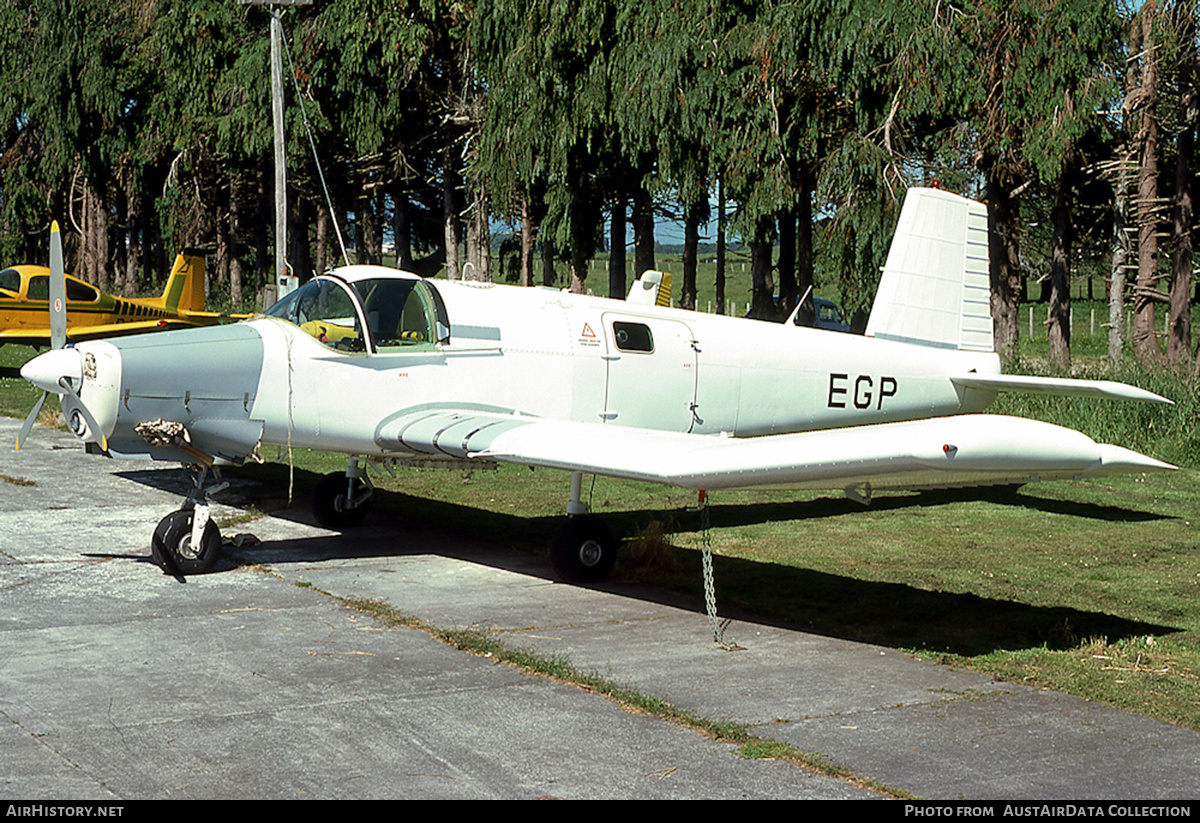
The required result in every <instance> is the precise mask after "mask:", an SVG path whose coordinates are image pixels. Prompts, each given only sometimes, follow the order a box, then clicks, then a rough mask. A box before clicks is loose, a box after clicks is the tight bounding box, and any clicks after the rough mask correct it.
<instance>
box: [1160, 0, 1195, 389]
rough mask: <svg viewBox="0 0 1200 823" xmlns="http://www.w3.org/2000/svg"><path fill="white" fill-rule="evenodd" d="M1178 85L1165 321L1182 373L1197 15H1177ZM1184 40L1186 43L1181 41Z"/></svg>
mask: <svg viewBox="0 0 1200 823" xmlns="http://www.w3.org/2000/svg"><path fill="white" fill-rule="evenodd" d="M1179 19H1180V21H1181V26H1180V37H1179V42H1180V44H1181V45H1180V55H1179V66H1178V69H1177V73H1178V85H1179V88H1180V89H1181V90H1182V91H1181V95H1182V100H1181V101H1180V102H1181V103H1182V106H1181V107H1180V113H1179V116H1180V124H1179V125H1180V129H1179V136H1178V138H1177V139H1176V161H1175V202H1174V208H1173V209H1172V218H1173V219H1172V225H1171V287H1170V309H1169V317H1168V321H1167V365H1168V366H1170V367H1171V368H1172V369H1173V370H1175V371H1177V372H1180V373H1183V372H1184V371H1185V370H1186V369H1187V365H1188V359H1189V358H1190V357H1191V353H1192V312H1191V303H1190V301H1191V296H1192V295H1191V291H1192V289H1191V286H1192V157H1193V153H1194V152H1195V145H1196V141H1195V129H1196V120H1197V98H1196V87H1195V82H1196V46H1195V43H1196V18H1195V17H1194V16H1193V14H1192V13H1190V12H1188V11H1186V10H1185V11H1184V13H1183V14H1181V15H1180V18H1179ZM1183 44H1186V45H1183Z"/></svg>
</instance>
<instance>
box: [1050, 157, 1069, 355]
mask: <svg viewBox="0 0 1200 823" xmlns="http://www.w3.org/2000/svg"><path fill="white" fill-rule="evenodd" d="M1069 175H1070V170H1069V165H1068V166H1067V167H1065V168H1064V169H1063V171H1062V172H1061V173H1060V174H1059V176H1058V185H1057V191H1056V192H1055V196H1054V250H1053V254H1052V259H1051V264H1050V316H1049V319H1048V323H1049V326H1048V328H1047V337H1048V338H1049V343H1050V360H1051V361H1052V362H1053V363H1054V364H1055V365H1056V366H1058V367H1059V368H1060V369H1067V368H1069V367H1070V365H1071V183H1070V179H1069Z"/></svg>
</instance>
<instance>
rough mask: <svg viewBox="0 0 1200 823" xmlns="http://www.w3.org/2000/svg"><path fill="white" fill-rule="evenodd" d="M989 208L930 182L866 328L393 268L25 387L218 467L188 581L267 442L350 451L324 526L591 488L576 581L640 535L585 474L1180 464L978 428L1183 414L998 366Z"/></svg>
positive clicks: (844, 474)
mask: <svg viewBox="0 0 1200 823" xmlns="http://www.w3.org/2000/svg"><path fill="white" fill-rule="evenodd" d="M987 260H988V255H987V214H986V210H985V209H984V207H983V206H982V205H980V204H979V203H975V202H972V201H970V200H966V199H964V198H962V197H959V196H956V195H953V194H950V193H947V192H944V191H940V190H934V189H912V190H910V191H909V193H908V195H907V198H906V201H905V204H904V208H903V210H902V214H901V217H900V222H899V226H898V228H897V230H896V235H895V238H894V240H893V242H892V246H891V249H890V252H889V257H888V262H887V266H886V267H885V269H884V272H883V275H882V280H881V283H880V288H879V293H878V297H877V299H876V301H875V304H874V307H873V310H872V313H871V317H870V321H869V324H868V326H867V331H866V334H865V335H864V336H858V335H848V334H842V333H837V332H831V331H822V330H817V329H808V328H802V327H801V328H797V327H794V326H791V325H783V324H775V323H764V322H760V321H755V320H745V319H738V318H731V317H724V316H718V315H707V314H698V313H695V312H690V311H683V310H677V309H672V308H670V307H664V306H661V305H658V303H659V302H660V301H659V294H658V283H659V279H660V278H659V276H658V273H655V272H650V273H647V274H645V275H643V276H642V277H641V278H639V279H638V280H637V281H636V282H635V283H634V285H633V288H632V290H631V292H630V294H629V297H628V298H627V299H626V300H625V301H619V300H611V299H607V298H597V297H590V296H583V295H576V294H569V293H564V292H560V291H557V290H552V289H530V288H522V287H516V286H503V285H493V284H490V283H471V282H437V283H434V282H432V281H429V280H424V279H422V278H420V277H417V276H415V275H411V274H407V273H404V272H400V271H396V270H393V269H386V268H380V267H374V266H348V267H346V268H342V269H338V270H335V271H333V272H331V273H329V274H326V275H323V276H320V277H317V278H315V279H313V280H312V281H310V282H309V283H307V284H306V285H304V286H303V287H301V288H299V289H298V290H296V291H295V292H293V293H292V294H290V295H289V296H288V297H286V298H285V299H284V300H282V301H281V302H279V303H278V304H276V305H275V306H274V307H273V308H271V309H270V310H269V311H268V312H267V314H266V316H262V317H258V318H256V319H253V320H249V321H245V322H242V323H238V324H235V325H226V326H217V327H212V328H201V329H185V330H180V331H170V332H164V333H160V334H155V335H152V336H144V337H128V338H121V339H115V340H107V341H87V342H83V343H79V344H77V345H76V346H74V348H66V349H59V350H56V351H51V352H47V353H46V354H43V355H41V356H39V357H37V358H35V359H34V360H32V361H31V362H30V363H28V364H27V365H26V366H25V367H24V368H23V369H22V372H21V373H22V375H23V376H24V377H25V378H26V379H27V380H29V381H30V382H31V383H33V384H34V385H36V386H39V387H41V388H42V389H44V390H45V391H46V392H48V393H56V394H60V395H62V404H63V410H64V414H65V416H66V419H67V421H68V423H69V427H70V429H71V430H72V431H73V432H74V433H75V434H76V435H78V436H79V437H80V438H81V439H82V440H83V441H84V442H85V443H87V444H88V449H89V451H102V452H104V453H107V454H109V455H112V456H120V457H143V458H150V459H152V460H168V461H179V462H182V463H185V464H188V465H192V466H195V467H196V468H197V471H196V472H195V488H194V489H193V491H192V493H191V494H190V495H189V498H188V500H187V502H186V503H185V504H184V507H183V508H182V509H181V510H179V511H177V512H173V513H172V514H170V515H168V516H167V517H166V518H164V519H163V520H162V522H161V523H159V525H158V528H157V529H156V530H155V533H154V539H153V543H152V547H153V554H154V557H155V559H156V560H157V561H158V562H159V563H160V564H161V565H162V566H163V568H164V569H166V570H167V571H171V572H175V573H183V574H191V573H197V572H202V571H206V570H208V569H210V568H211V566H212V564H213V563H214V562H215V560H216V558H217V555H218V553H219V549H220V542H221V541H220V535H219V534H218V533H217V529H216V527H215V525H214V524H213V523H212V522H211V520H209V518H208V507H207V503H206V500H207V495H208V494H211V493H214V492H215V491H216V490H217V489H219V488H220V486H218V487H217V489H211V488H206V487H205V483H206V482H207V478H208V470H209V469H216V472H215V474H216V480H217V481H219V480H220V474H219V471H220V467H221V466H226V465H237V464H241V463H243V462H244V461H246V460H247V459H253V458H256V457H257V454H256V453H257V450H258V449H260V448H261V447H263V446H266V445H277V446H295V447H303V448H309V449H319V450H325V451H335V452H342V453H345V454H347V455H348V461H347V468H346V470H345V472H344V473H343V472H338V473H334V474H332V475H329V476H327V477H325V478H323V479H322V481H321V482H320V483H319V484H318V485H317V488H316V490H315V493H314V496H313V508H314V512H315V515H316V519H317V520H318V522H320V523H322V524H324V525H327V526H330V527H334V528H346V527H349V526H352V525H354V524H356V523H358V522H359V521H360V520H361V518H362V517H363V515H364V514H365V512H366V510H367V507H368V505H369V501H370V498H371V494H372V486H371V483H370V480H369V478H368V476H367V472H366V471H365V469H366V466H367V465H368V464H374V465H375V466H376V467H377V468H379V467H382V468H384V469H388V468H390V467H391V466H392V465H394V464H399V463H408V462H412V461H418V462H421V463H429V462H437V463H449V464H454V463H463V462H465V463H467V464H475V465H478V463H479V462H480V461H495V462H510V463H517V464H523V465H530V466H545V467H553V468H557V469H565V470H566V471H568V472H571V473H572V474H571V488H570V497H569V502H568V504H567V513H568V515H569V517H568V519H567V520H566V521H565V523H564V525H563V527H562V528H561V529H560V530H559V532H558V534H557V535H556V537H555V538H554V541H553V544H552V547H551V557H552V560H553V563H554V566H555V569H556V571H557V572H558V574H559V575H560V576H561V577H563V578H566V579H568V580H572V581H583V582H590V581H598V580H602V579H604V578H605V577H606V576H607V575H608V574H609V572H610V571H611V569H612V567H613V563H614V560H615V557H616V548H617V541H616V540H615V539H614V537H613V535H612V533H611V531H610V530H609V529H608V528H607V526H606V525H605V524H604V522H603V521H602V520H600V519H599V518H597V517H595V516H593V515H591V514H589V512H588V506H587V504H586V503H585V502H584V501H583V500H582V499H581V485H582V478H583V475H584V473H591V474H599V475H608V476H613V477H623V478H632V479H636V480H645V481H651V482H655V483H663V484H667V485H671V486H677V487H684V488H692V489H698V490H712V489H724V488H735V487H747V486H762V485H786V486H788V487H792V488H824V489H830V488H832V489H842V490H844V491H845V492H846V493H847V494H848V495H850V496H851V497H853V498H855V499H857V500H860V501H862V502H868V501H869V500H870V496H871V494H872V492H873V491H875V490H880V489H927V488H946V487H969V486H984V485H998V484H1003V485H1012V484H1022V483H1026V482H1029V481H1033V480H1039V479H1055V478H1082V477H1094V476H1101V475H1107V474H1114V473H1125V472H1145V471H1153V470H1166V469H1172V468H1174V467H1173V466H1170V465H1168V464H1166V463H1162V462H1159V461H1157V460H1154V459H1151V458H1149V457H1145V456H1143V455H1140V454H1137V453H1136V452H1132V451H1129V450H1127V449H1124V448H1121V447H1119V446H1111V445H1101V444H1097V443H1095V442H1093V441H1092V440H1091V439H1090V438H1088V437H1086V436H1085V435H1083V434H1081V433H1079V432H1076V431H1073V430H1070V429H1064V428H1061V427H1058V426H1053V425H1050V424H1046V423H1041V422H1036V421H1032V420H1026V419H1020V418H1013V417H1005V416H994V415H982V414H979V412H981V411H982V410H983V409H984V408H985V407H986V406H987V405H988V403H989V402H991V401H992V400H993V399H994V398H995V397H996V394H997V392H1001V391H1010V390H1016V391H1025V392H1046V393H1055V394H1073V395H1086V396H1093V397H1110V398H1117V399H1126V400H1145V401H1152V402H1170V401H1168V400H1165V399H1164V398H1162V397H1159V396H1158V395H1155V394H1151V393H1149V392H1146V391H1143V390H1141V389H1138V388H1135V387H1132V386H1128V385H1124V384H1120V383H1112V382H1107V381H1087V380H1069V379H1055V378H1038V377H1021V376H1010V375H1004V374H1001V373H1000V360H999V357H998V356H997V355H996V353H995V352H994V350H993V344H992V323H991V316H990V310H989V283H988V272H987Z"/></svg>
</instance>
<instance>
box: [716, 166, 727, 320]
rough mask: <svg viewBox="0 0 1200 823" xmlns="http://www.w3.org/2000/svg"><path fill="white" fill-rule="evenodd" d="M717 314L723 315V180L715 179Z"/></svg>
mask: <svg viewBox="0 0 1200 823" xmlns="http://www.w3.org/2000/svg"><path fill="white" fill-rule="evenodd" d="M715 285H716V289H717V314H725V179H724V178H718V179H717V275H716V284H715Z"/></svg>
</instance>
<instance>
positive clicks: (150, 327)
mask: <svg viewBox="0 0 1200 823" xmlns="http://www.w3.org/2000/svg"><path fill="white" fill-rule="evenodd" d="M222 316H223V315H213V317H214V320H215V319H217V318H220V317H222ZM231 319H232V318H231ZM194 325H196V323H194V322H186V321H183V320H174V319H168V318H163V319H158V320H131V321H129V322H127V323H106V324H104V325H99V326H75V327H73V328H71V327H68V329H67V342H69V343H78V342H79V341H81V340H100V339H103V338H107V337H121V336H123V335H127V334H141V333H142V332H148V331H165V330H168V329H184V328H189V327H191V326H194ZM3 343H14V344H19V345H25V346H40V347H45V346H49V345H50V330H49V329H3V330H0V344H3Z"/></svg>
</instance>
